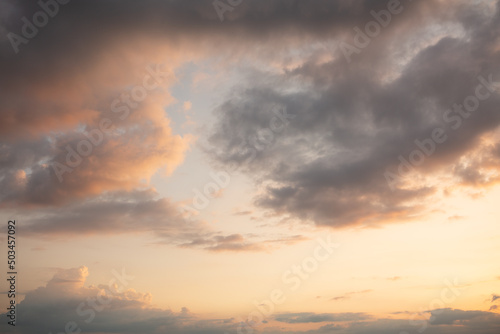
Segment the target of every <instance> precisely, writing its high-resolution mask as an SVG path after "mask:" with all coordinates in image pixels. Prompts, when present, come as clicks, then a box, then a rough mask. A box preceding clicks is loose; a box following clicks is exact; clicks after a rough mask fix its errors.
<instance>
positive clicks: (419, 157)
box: [384, 74, 500, 191]
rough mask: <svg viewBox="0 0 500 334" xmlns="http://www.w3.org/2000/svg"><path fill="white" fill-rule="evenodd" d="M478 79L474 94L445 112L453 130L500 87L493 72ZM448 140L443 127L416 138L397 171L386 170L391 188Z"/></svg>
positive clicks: (401, 159)
mask: <svg viewBox="0 0 500 334" xmlns="http://www.w3.org/2000/svg"><path fill="white" fill-rule="evenodd" d="M477 80H478V81H479V84H478V85H477V86H476V88H475V90H474V94H473V95H472V94H471V95H469V96H467V97H466V98H465V99H464V100H463V102H462V104H456V103H455V104H453V106H452V108H451V109H447V110H446V111H445V112H444V113H443V121H444V122H445V123H446V124H450V127H451V129H452V130H457V129H459V128H460V127H461V126H462V124H463V121H464V120H466V119H467V118H469V117H470V116H471V115H472V113H473V112H475V111H477V110H478V108H479V106H480V104H481V101H485V100H486V99H488V98H489V97H490V96H491V95H493V93H495V92H496V91H497V90H498V88H500V82H494V81H493V75H492V74H490V75H489V76H488V79H485V78H484V77H483V76H478V77H477ZM446 140H448V135H447V134H446V130H445V129H443V128H441V127H436V128H434V129H433V130H432V132H431V133H430V137H428V138H424V139H422V140H419V139H418V138H417V139H415V141H414V143H415V146H416V148H415V149H414V150H412V151H411V152H410V154H409V155H408V158H404V157H403V156H402V155H399V156H398V160H399V162H400V163H399V165H398V167H397V173H395V172H391V171H389V170H386V171H385V172H384V177H385V179H386V181H387V184H388V185H389V188H391V190H392V191H394V190H395V189H396V185H397V184H398V183H399V182H400V181H401V180H402V179H404V178H405V177H407V174H408V173H411V172H415V167H418V166H420V165H422V164H423V163H424V162H425V160H426V159H427V158H428V157H430V156H431V155H432V154H434V152H436V149H437V146H438V145H439V144H443V143H444V142H446Z"/></svg>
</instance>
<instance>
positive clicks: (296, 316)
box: [274, 312, 371, 324]
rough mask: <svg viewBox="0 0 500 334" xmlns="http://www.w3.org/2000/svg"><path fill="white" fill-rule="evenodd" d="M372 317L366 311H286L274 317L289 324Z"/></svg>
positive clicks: (355, 319)
mask: <svg viewBox="0 0 500 334" xmlns="http://www.w3.org/2000/svg"><path fill="white" fill-rule="evenodd" d="M369 318H371V316H369V315H367V314H366V313H311V312H303V313H284V314H279V315H276V316H275V317H274V320H276V321H279V322H286V323H289V324H299V323H316V322H344V321H359V320H366V319H369Z"/></svg>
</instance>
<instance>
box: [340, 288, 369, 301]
mask: <svg viewBox="0 0 500 334" xmlns="http://www.w3.org/2000/svg"><path fill="white" fill-rule="evenodd" d="M372 291H373V290H362V291H351V292H347V293H344V294H343V295H340V296H337V297H333V298H331V299H330V300H333V301H339V300H345V299H350V298H352V296H353V295H359V294H365V293H370V292H372Z"/></svg>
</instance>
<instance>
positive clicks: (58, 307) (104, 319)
mask: <svg viewBox="0 0 500 334" xmlns="http://www.w3.org/2000/svg"><path fill="white" fill-rule="evenodd" d="M89 275H90V273H89V271H88V269H87V268H86V267H85V266H81V267H78V268H70V269H60V270H58V271H57V272H56V273H55V275H54V276H53V278H52V279H51V280H49V281H48V282H47V284H46V285H45V286H43V287H39V288H37V289H35V290H32V291H29V292H27V293H26V297H25V299H24V300H23V301H22V302H21V303H20V304H18V307H17V310H16V311H17V315H18V319H22V320H20V321H19V322H18V323H17V324H16V327H12V326H9V325H7V323H6V322H2V323H1V324H0V331H1V332H2V333H11V332H12V333H13V332H16V333H22V334H25V333H26V334H27V333H35V332H45V333H49V332H53V333H54V332H59V331H64V329H65V326H67V324H68V323H70V325H71V326H74V328H75V329H76V328H79V329H81V330H82V332H87V333H103V334H108V333H120V334H126V333H134V334H139V333H141V334H149V333H151V334H154V333H165V332H168V333H173V334H216V333H224V332H228V333H237V332H238V329H239V331H241V330H244V328H242V327H239V326H241V324H239V323H237V322H236V321H235V320H234V319H233V318H229V319H227V318H223V319H203V318H201V317H200V316H199V315H197V314H194V313H192V312H190V311H189V309H188V308H187V307H183V308H182V309H181V310H179V312H174V311H172V310H164V309H159V308H155V307H153V306H152V298H153V296H152V295H151V294H149V293H142V292H137V291H135V290H134V289H132V288H131V286H133V282H134V279H135V277H132V276H130V275H129V274H128V273H127V271H126V270H124V269H122V270H116V271H113V270H111V271H110V273H109V277H110V279H109V281H108V283H107V284H98V285H86V280H87V278H88V277H89ZM430 314H431V315H432V317H431V321H430V323H429V324H428V326H427V327H426V333H430V334H451V333H458V334H466V333H475V334H494V333H498V330H499V329H500V316H499V315H497V314H495V313H490V312H483V311H464V310H456V309H455V310H453V309H441V310H433V311H430ZM1 316H2V317H5V314H1ZM273 321H276V322H280V323H286V324H306V323H307V324H311V325H315V324H321V326H320V327H318V328H317V329H310V330H293V331H288V332H289V333H294V334H299V333H300V334H321V333H329V332H331V331H335V332H336V333H339V334H368V333H372V334H382V333H386V334H387V333H388V334H399V333H400V332H401V331H408V332H412V331H415V330H417V329H419V328H420V326H421V325H422V323H421V321H420V320H417V319H413V320H412V322H410V321H409V319H397V320H396V319H383V318H380V319H373V317H372V316H370V315H368V314H366V313H314V312H299V313H283V314H277V315H275V316H273ZM273 321H271V322H273ZM457 323H459V324H460V326H456V324H457ZM412 324H413V325H412ZM266 325H268V324H266ZM417 326H418V327H417ZM260 331H261V332H262V333H265V334H277V333H282V332H283V331H282V330H281V329H279V330H277V329H276V328H275V327H273V326H272V325H271V326H263V328H261V329H260Z"/></svg>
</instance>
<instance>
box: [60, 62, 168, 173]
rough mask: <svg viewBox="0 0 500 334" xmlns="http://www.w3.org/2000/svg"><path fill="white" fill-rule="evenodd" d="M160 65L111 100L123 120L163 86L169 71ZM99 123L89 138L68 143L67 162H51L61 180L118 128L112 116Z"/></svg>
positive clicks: (112, 105)
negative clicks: (150, 94)
mask: <svg viewBox="0 0 500 334" xmlns="http://www.w3.org/2000/svg"><path fill="white" fill-rule="evenodd" d="M160 66H161V65H156V68H155V69H153V68H152V67H151V66H147V67H146V72H147V74H146V75H145V76H144V78H143V80H142V84H140V85H135V86H134V87H132V89H130V94H129V93H128V91H127V92H123V93H121V95H120V98H116V99H114V100H113V101H112V102H111V105H110V109H111V111H112V112H113V113H116V115H117V117H118V118H119V119H120V120H121V121H124V120H125V119H127V118H128V117H129V115H130V113H131V111H132V110H133V109H136V108H137V107H139V105H140V103H141V102H142V101H144V100H145V99H146V98H147V96H148V94H149V92H150V91H152V90H154V89H156V88H158V87H161V85H162V83H163V82H164V81H165V78H166V75H167V74H168V72H162V71H161V69H160ZM98 124H99V126H98V127H97V128H94V129H92V130H90V131H88V132H84V133H83V135H84V136H85V137H86V138H87V139H82V140H80V141H78V143H76V145H75V146H74V147H73V146H71V145H66V147H65V149H66V156H65V158H66V159H65V163H61V162H58V161H53V162H52V163H51V166H52V169H53V170H54V173H55V175H56V176H57V179H58V180H59V182H63V180H64V178H63V176H64V174H65V173H71V172H72V171H73V170H74V169H75V168H77V167H78V166H80V164H81V163H82V162H83V160H84V159H85V158H88V157H89V156H90V155H91V154H92V152H93V151H94V148H96V147H98V146H100V145H101V144H102V143H103V142H104V138H105V136H106V135H107V136H111V135H113V134H114V133H115V130H116V128H115V126H114V124H113V120H111V119H110V118H101V119H100V120H99V123H98Z"/></svg>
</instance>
